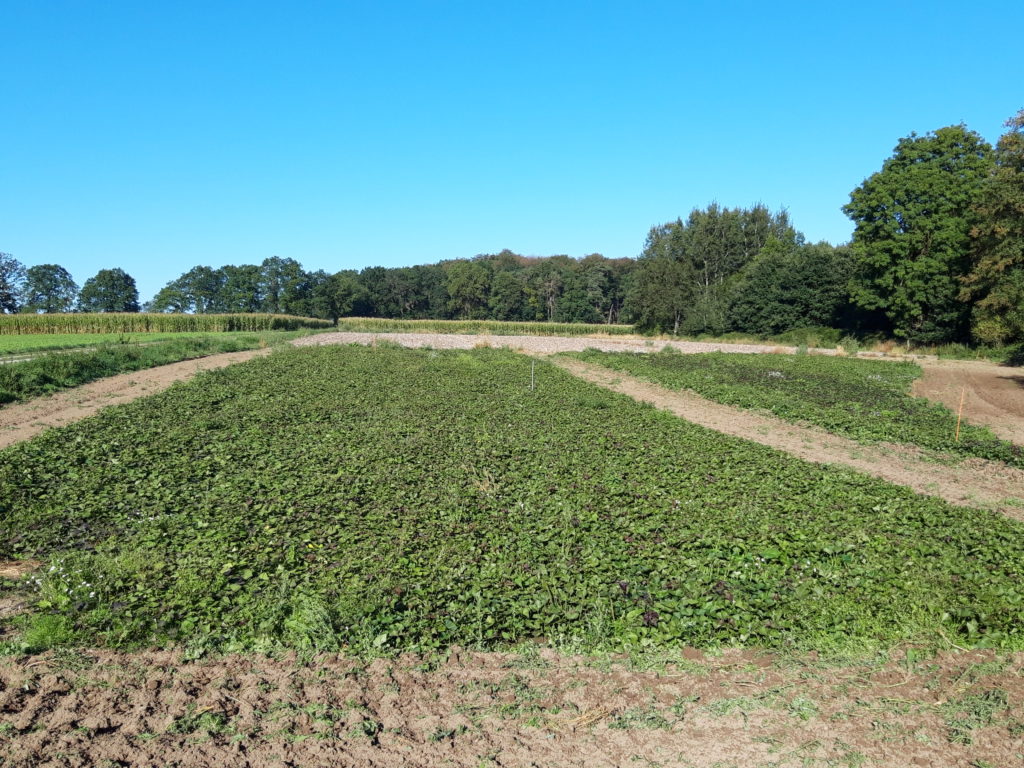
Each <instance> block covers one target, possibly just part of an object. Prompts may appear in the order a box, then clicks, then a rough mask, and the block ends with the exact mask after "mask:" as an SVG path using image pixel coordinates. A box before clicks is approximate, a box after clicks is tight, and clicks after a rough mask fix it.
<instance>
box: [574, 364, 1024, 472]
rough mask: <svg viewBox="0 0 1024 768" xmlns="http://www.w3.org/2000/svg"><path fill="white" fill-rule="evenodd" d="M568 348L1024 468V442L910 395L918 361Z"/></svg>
mask: <svg viewBox="0 0 1024 768" xmlns="http://www.w3.org/2000/svg"><path fill="white" fill-rule="evenodd" d="M566 354H568V355H570V356H572V357H577V358H579V359H581V360H585V361H587V362H590V363H596V364H598V365H603V366H606V367H608V368H612V369H614V370H617V371H624V372H626V373H630V374H632V375H634V376H639V377H641V378H643V379H646V380H648V381H651V382H654V383H656V384H660V385H662V386H664V387H667V388H669V389H675V390H680V389H689V390H692V391H694V392H696V393H698V394H700V395H702V396H704V397H706V398H708V399H709V400H714V401H715V402H719V403H724V404H726V405H732V406H736V407H738V408H747V409H751V410H767V411H770V412H771V413H773V414H774V415H776V416H778V417H779V418H781V419H786V420H787V421H793V422H806V423H810V424H814V425H816V426H819V427H822V428H824V429H827V430H828V431H830V432H835V433H836V434H840V435H844V436H846V437H850V438H852V439H854V440H858V441H861V442H865V443H872V442H878V441H882V440H884V441H890V442H896V443H907V444H911V445H917V446H921V447H922V448H927V449H931V450H936V451H943V452H947V453H951V454H954V455H959V456H964V457H966V456H978V457H981V458H986V459H996V460H999V461H1004V462H1006V463H1008V464H1010V465H1012V466H1016V467H1022V468H1024V448H1022V447H1021V446H1016V445H1013V444H1012V443H1009V442H1007V441H1005V440H1000V439H999V438H997V437H996V436H995V435H993V434H992V432H991V431H990V430H988V429H987V428H985V427H977V426H974V425H971V424H962V425H961V429H960V440H959V441H957V440H955V439H954V438H955V435H956V414H954V413H952V412H951V411H950V410H949V409H947V408H946V407H944V406H941V405H936V404H933V403H929V402H928V401H926V400H922V399H920V398H915V397H912V396H911V395H910V391H909V390H910V385H911V383H912V382H913V381H914V380H915V379H916V378H918V377H919V376H920V375H921V369H920V367H918V366H917V365H915V364H914V363H910V362H888V361H879V360H859V359H853V358H849V357H845V358H844V357H827V356H818V355H806V354H797V355H751V354H738V353H732V352H730V353H725V352H712V353H708V354H698V355H682V354H672V353H665V352H659V353H657V354H653V355H652V354H640V353H629V352H598V351H596V350H592V349H591V350H586V351H585V352H580V353H566Z"/></svg>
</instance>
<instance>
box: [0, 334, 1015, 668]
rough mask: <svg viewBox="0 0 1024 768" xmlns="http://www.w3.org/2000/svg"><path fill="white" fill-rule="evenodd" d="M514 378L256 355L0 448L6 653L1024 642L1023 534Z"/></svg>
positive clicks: (506, 363)
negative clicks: (7, 598) (17, 630)
mask: <svg viewBox="0 0 1024 768" xmlns="http://www.w3.org/2000/svg"><path fill="white" fill-rule="evenodd" d="M532 364H533V361H531V360H530V359H528V358H524V357H523V356H519V355H516V354H513V353H510V352H504V351H498V350H490V349H481V350H474V351H470V352H464V351H450V352H439V351H433V350H407V349H397V348H387V347H379V348H376V349H370V348H364V347H356V346H349V347H325V348H311V349H292V350H287V351H279V352H275V353H274V354H272V355H270V356H269V357H266V358H262V359H258V360H254V361H251V362H249V363H246V364H243V365H238V366H234V367H231V368H226V369H222V370H219V371H216V372H211V373H207V374H204V375H203V376H201V377H200V378H198V379H196V380H195V381H193V382H192V383H189V384H185V385H177V386H175V387H172V388H171V389H170V390H168V391H166V392H165V393H163V394H160V395H157V396H153V397H150V398H145V399H142V400H139V401H136V402H134V403H132V404H130V405H126V406H122V407H117V408H113V409H109V410H108V411H106V412H104V413H103V414H101V415H100V416H98V417H96V418H92V419H89V420H87V421H83V422H81V423H79V424H77V425H74V426H72V427H68V428H65V429H60V430H52V431H51V432H49V433H47V434H45V435H43V436H41V437H39V438H37V439H34V440H32V441H31V442H28V443H24V444H21V445H18V446H14V447H12V448H9V449H7V450H5V451H3V452H0V557H4V558H6V557H12V556H19V557H25V556H34V557H40V558H43V559H45V560H46V561H47V564H46V566H44V568H43V569H42V571H41V575H40V577H39V578H38V580H37V585H36V590H37V593H38V594H37V595H36V597H35V598H34V600H36V601H37V602H36V610H35V611H34V613H33V614H31V615H29V616H28V617H26V618H24V619H23V626H22V628H21V629H22V630H23V634H22V635H21V640H20V641H19V642H21V643H22V647H24V648H26V649H40V648H44V647H48V646H51V645H54V644H61V643H75V642H79V643H86V644H93V645H96V644H99V645H107V646H115V647H133V646H138V645H141V644H153V643H155V644H158V645H159V644H170V643H181V644H185V645H187V646H191V647H199V648H217V649H249V648H254V649H272V648H275V647H281V646H285V647H292V648H299V649H302V648H305V649H349V650H354V651H392V650H395V649H420V650H423V649H430V648H437V647H444V646H448V645H450V644H462V645H474V646H479V647H490V648H495V647H504V646H508V645H512V644H515V643H518V642H521V641H526V640H538V639H545V640H547V641H549V642H552V643H555V644H571V645H572V646H574V647H577V648H586V649H597V648H640V647H658V646H669V645H674V644H679V643H686V644H691V645H713V644H716V643H738V644H748V645H760V646H769V647H804V648H818V649H821V648H828V647H845V646H851V645H853V646H861V645H864V644H877V643H881V644H892V643H898V642H902V641H906V640H921V639H924V640H926V641H928V642H934V641H937V637H939V636H941V635H940V634H939V633H942V634H945V635H946V637H948V638H953V639H954V640H955V642H957V643H958V644H961V645H993V646H1003V647H1011V648H1020V647H1021V646H1022V645H1024V643H1022V638H1024V632H1022V629H1024V588H1022V586H1021V584H1022V578H1021V577H1022V576H1024V527H1022V526H1021V525H1020V524H1019V523H1015V522H1013V521H1010V520H1007V519H1004V518H1002V517H1000V516H998V515H995V514H992V513H988V512H982V511H978V510H971V509H964V508H956V507H951V506H949V505H946V504H945V503H943V502H941V501H937V500H934V499H930V498H924V497H920V496H916V495H914V494H913V493H911V492H909V491H907V490H905V489H901V488H897V487H894V486H890V485H887V484H885V483H882V482H879V481H876V480H873V479H870V478H867V477H864V476H862V475H858V474H856V473H853V472H845V471H839V470H835V469H827V468H822V467H818V466H814V465H810V464H806V463H804V462H801V461H799V460H796V459H792V458H790V457H788V456H786V455H784V454H781V453H778V452H776V451H773V450H771V449H768V448H764V447H761V446H758V445H754V444H751V443H748V442H746V441H743V440H739V439H735V438H731V437H727V436H724V435H721V434H718V433H714V432H711V431H708V430H705V429H702V428H700V427H697V426H694V425H692V424H688V423H686V422H683V421H681V420H679V419H677V418H676V417H674V416H671V415H669V414H666V413H663V412H660V411H656V410H655V409H653V408H650V407H646V406H643V405H640V404H637V403H635V402H633V401H631V400H629V399H628V398H626V397H623V396H621V395H616V394H613V393H610V392H607V391H604V390H602V389H599V388H597V387H595V386H593V385H590V384H587V383H585V382H581V381H579V380H577V379H575V378H573V377H572V376H570V375H568V374H567V373H564V372H563V371H561V370H559V369H557V368H555V367H554V366H551V365H549V364H547V363H543V362H539V363H537V364H536V365H537V369H536V370H537V376H536V389H533V390H531V388H530V373H531V365H532Z"/></svg>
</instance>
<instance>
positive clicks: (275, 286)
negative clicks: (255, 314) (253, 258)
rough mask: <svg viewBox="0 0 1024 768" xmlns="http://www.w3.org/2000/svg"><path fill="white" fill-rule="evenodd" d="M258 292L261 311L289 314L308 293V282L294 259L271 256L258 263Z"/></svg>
mask: <svg viewBox="0 0 1024 768" xmlns="http://www.w3.org/2000/svg"><path fill="white" fill-rule="evenodd" d="M260 293H261V295H262V296H263V307H262V309H263V311H264V312H270V313H271V314H280V313H284V314H290V313H291V312H292V310H293V309H294V308H295V305H297V304H298V303H299V302H301V301H302V300H304V299H305V298H306V297H307V296H308V295H309V283H308V280H307V278H306V273H305V272H304V271H303V269H302V265H301V264H299V262H297V261H296V260H295V259H288V258H281V257H280V256H271V257H270V258H267V259H264V260H263V263H262V264H260Z"/></svg>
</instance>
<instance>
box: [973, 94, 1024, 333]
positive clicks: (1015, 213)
mask: <svg viewBox="0 0 1024 768" xmlns="http://www.w3.org/2000/svg"><path fill="white" fill-rule="evenodd" d="M1006 127H1007V128H1009V129H1010V130H1009V131H1007V132H1006V133H1005V134H1003V136H1002V137H1000V139H999V142H998V143H997V144H996V149H995V153H994V157H995V167H994V168H993V169H992V171H991V173H990V174H989V176H988V178H986V179H985V182H984V184H983V185H982V190H981V195H980V198H979V200H978V203H977V206H976V208H975V212H976V213H977V221H976V222H975V224H974V227H973V229H972V230H971V245H972V247H971V256H972V262H973V263H972V268H971V271H970V273H969V274H968V275H967V276H966V277H965V278H964V286H963V291H962V292H961V298H962V299H965V300H974V301H976V302H977V304H976V305H975V307H974V316H973V318H972V323H971V332H972V335H973V336H974V338H975V339H977V340H978V341H981V342H985V343H990V344H1001V343H1007V342H1020V341H1024V109H1022V110H1020V111H1019V112H1018V113H1017V114H1016V115H1014V116H1013V117H1011V118H1010V119H1009V120H1007V121H1006Z"/></svg>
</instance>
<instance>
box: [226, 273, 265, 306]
mask: <svg viewBox="0 0 1024 768" xmlns="http://www.w3.org/2000/svg"><path fill="white" fill-rule="evenodd" d="M220 273H221V275H222V279H221V284H220V289H219V291H218V296H217V309H218V311H219V312H259V311H260V310H261V309H262V308H263V294H262V293H261V281H262V272H261V270H260V268H259V267H258V266H256V265H255V264H239V265H237V266H236V265H234V264H225V265H224V266H223V267H221V268H220Z"/></svg>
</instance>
